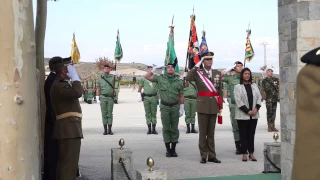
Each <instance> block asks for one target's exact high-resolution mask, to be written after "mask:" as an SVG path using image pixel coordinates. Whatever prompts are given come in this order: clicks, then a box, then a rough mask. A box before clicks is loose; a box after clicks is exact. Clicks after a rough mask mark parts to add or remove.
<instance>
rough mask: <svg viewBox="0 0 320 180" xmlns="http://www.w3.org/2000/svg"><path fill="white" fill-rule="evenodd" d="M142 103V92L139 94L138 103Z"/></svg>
mask: <svg viewBox="0 0 320 180" xmlns="http://www.w3.org/2000/svg"><path fill="white" fill-rule="evenodd" d="M141 101H142V97H141V92H138V102H141Z"/></svg>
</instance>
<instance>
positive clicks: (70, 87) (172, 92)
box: [45, 52, 279, 179]
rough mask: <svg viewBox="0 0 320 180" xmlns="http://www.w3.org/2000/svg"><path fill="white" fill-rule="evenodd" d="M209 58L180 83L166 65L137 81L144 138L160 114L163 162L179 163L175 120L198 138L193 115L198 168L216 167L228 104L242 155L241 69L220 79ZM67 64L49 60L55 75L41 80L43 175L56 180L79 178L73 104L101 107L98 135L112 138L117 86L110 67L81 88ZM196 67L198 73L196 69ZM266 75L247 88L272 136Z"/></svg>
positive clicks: (270, 85)
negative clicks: (219, 127) (262, 105)
mask: <svg viewBox="0 0 320 180" xmlns="http://www.w3.org/2000/svg"><path fill="white" fill-rule="evenodd" d="M213 55H214V54H213V53H212V52H208V53H205V54H203V55H202V56H201V57H202V58H201V61H199V62H198V63H197V64H196V65H195V66H194V67H193V68H192V69H191V70H190V71H189V72H185V73H184V74H183V75H182V78H183V79H182V78H179V76H177V75H176V74H175V67H176V64H175V63H168V64H166V66H165V74H161V75H157V74H154V69H153V67H152V66H148V67H147V69H146V71H147V73H146V75H145V76H144V77H142V78H141V79H140V80H139V88H138V101H139V102H143V107H144V110H145V120H146V125H147V134H148V135H150V134H154V135H157V134H158V132H157V130H156V126H157V122H158V121H157V109H158V106H159V108H160V113H161V123H162V136H163V142H164V147H165V148H166V153H165V156H166V157H178V153H177V148H176V147H177V144H178V140H179V134H180V132H179V129H178V125H179V118H180V117H181V116H183V115H185V124H186V127H187V131H186V133H187V134H189V133H198V131H197V130H196V127H195V126H196V114H197V117H198V125H199V152H200V163H207V162H214V163H221V161H220V160H219V159H218V158H217V155H216V152H215V143H214V142H215V141H214V134H215V126H216V123H217V120H218V123H220V124H221V123H222V116H221V112H222V108H223V102H225V103H228V106H229V110H230V121H231V124H232V131H233V137H234V142H235V149H236V151H235V153H236V154H241V152H240V147H241V144H240V139H239V129H238V125H237V121H236V120H235V109H236V104H235V97H234V87H235V85H237V84H239V83H240V82H239V81H240V75H239V74H240V72H241V71H242V69H243V64H242V63H241V62H239V61H236V62H235V63H234V65H233V68H231V69H229V70H226V71H224V72H222V73H221V72H220V71H218V70H214V69H211V66H212V58H213ZM57 59H58V60H57ZM54 60H56V61H58V62H54ZM69 60H70V59H63V58H57V57H55V58H52V62H51V67H54V68H52V69H54V70H52V74H51V75H49V77H48V78H47V80H46V92H47V93H46V98H47V99H49V101H47V102H48V103H47V116H46V118H47V122H48V123H47V124H46V137H47V138H49V137H51V138H52V139H50V140H49V139H47V140H45V156H46V159H45V166H46V167H45V172H46V173H45V174H55V176H57V177H59V179H73V177H75V176H77V174H79V170H78V161H79V153H80V147H81V139H82V138H83V134H82V123H81V119H82V111H81V107H80V104H79V100H78V99H79V98H80V97H83V98H84V101H85V102H86V103H88V104H92V103H93V102H94V101H96V103H97V104H99V105H100V109H101V116H102V125H103V129H104V131H103V133H102V134H103V135H113V134H114V133H113V131H112V125H113V107H114V104H116V103H118V95H119V90H120V80H121V77H120V76H119V75H118V73H117V71H115V72H114V74H110V71H111V67H110V66H109V65H104V67H103V69H102V75H101V76H100V77H87V78H85V79H84V80H83V81H82V82H80V78H79V76H78V74H77V72H76V70H75V68H74V66H73V65H70V62H69ZM49 63H50V62H49ZM52 64H53V65H52ZM201 64H203V68H201V69H200V66H201ZM266 73H267V77H266V78H264V79H260V78H258V79H253V80H255V81H253V82H252V83H257V84H258V87H259V88H260V90H261V94H262V97H263V99H264V100H265V101H266V107H267V124H268V132H277V131H278V130H277V129H276V128H275V125H274V123H275V114H276V108H277V103H278V102H279V80H278V78H275V77H273V71H272V69H268V70H267V71H266ZM51 76H52V77H51ZM49 89H50V90H49ZM50 100H51V101H50ZM50 114H54V116H51V115H50ZM52 117H53V119H52ZM220 118H221V119H220ZM219 121H221V122H219ZM66 151H67V152H68V153H65V152H66ZM49 153H50V154H51V156H50V158H49V156H48V154H49ZM50 161H52V162H54V163H52V162H50ZM53 164H55V165H53ZM50 166H54V168H50ZM63 167H71V168H70V169H69V170H66V169H68V168H63ZM70 170H71V171H70ZM48 179H49V178H48Z"/></svg>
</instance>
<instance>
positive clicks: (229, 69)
mask: <svg viewBox="0 0 320 180" xmlns="http://www.w3.org/2000/svg"><path fill="white" fill-rule="evenodd" d="M234 67H235V65H233V66H232V67H229V68H227V69H225V70H223V71H222V72H224V73H227V72H229V71H231V69H233V68H234Z"/></svg>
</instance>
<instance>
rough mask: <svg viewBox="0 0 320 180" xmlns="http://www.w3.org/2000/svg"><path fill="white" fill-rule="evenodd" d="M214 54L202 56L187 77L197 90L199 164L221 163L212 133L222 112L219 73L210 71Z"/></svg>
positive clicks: (209, 53)
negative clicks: (199, 68) (200, 68)
mask: <svg viewBox="0 0 320 180" xmlns="http://www.w3.org/2000/svg"><path fill="white" fill-rule="evenodd" d="M213 55H214V53H213V52H207V53H204V54H203V55H202V59H201V61H200V62H198V63H197V64H196V65H195V67H193V68H192V69H191V70H190V71H189V73H188V75H186V73H185V74H184V76H186V80H187V81H195V82H196V86H197V89H198V98H197V113H198V124H199V150H200V156H201V161H200V163H207V158H208V161H209V162H214V163H221V161H220V160H219V159H217V158H216V152H215V143H214V132H215V127H216V120H217V115H218V114H220V113H221V111H222V89H223V87H222V82H221V73H220V72H219V71H218V70H213V69H211V66H212V58H213ZM202 61H203V63H204V68H203V69H202V70H201V71H197V69H198V67H200V65H201V64H202Z"/></svg>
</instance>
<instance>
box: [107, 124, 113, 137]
mask: <svg viewBox="0 0 320 180" xmlns="http://www.w3.org/2000/svg"><path fill="white" fill-rule="evenodd" d="M111 128H112V125H108V134H110V135H113V132H112V130H111Z"/></svg>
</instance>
